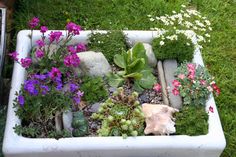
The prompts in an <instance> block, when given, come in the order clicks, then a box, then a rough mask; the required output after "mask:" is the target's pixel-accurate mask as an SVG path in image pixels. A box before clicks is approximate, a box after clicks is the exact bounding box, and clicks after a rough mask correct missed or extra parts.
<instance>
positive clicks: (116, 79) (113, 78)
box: [107, 73, 124, 87]
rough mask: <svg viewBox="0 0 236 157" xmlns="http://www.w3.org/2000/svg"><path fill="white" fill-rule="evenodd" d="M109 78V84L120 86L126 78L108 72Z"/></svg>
mask: <svg viewBox="0 0 236 157" xmlns="http://www.w3.org/2000/svg"><path fill="white" fill-rule="evenodd" d="M107 80H108V84H109V85H110V86H112V87H119V86H121V85H122V84H123V83H124V78H122V77H120V76H119V75H117V74H113V73H108V74H107Z"/></svg>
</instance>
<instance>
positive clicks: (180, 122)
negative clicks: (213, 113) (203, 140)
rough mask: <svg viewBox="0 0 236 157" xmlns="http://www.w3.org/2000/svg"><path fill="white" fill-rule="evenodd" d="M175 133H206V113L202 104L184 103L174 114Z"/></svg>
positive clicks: (195, 134)
mask: <svg viewBox="0 0 236 157" xmlns="http://www.w3.org/2000/svg"><path fill="white" fill-rule="evenodd" d="M175 118H176V121H175V127H176V134H177V135H189V136H197V135H205V134H207V133H208V122H207V120H208V114H207V113H206V111H205V107H204V106H199V105H198V106H194V105H184V106H183V107H182V108H181V110H180V111H179V112H177V113H176V115H175Z"/></svg>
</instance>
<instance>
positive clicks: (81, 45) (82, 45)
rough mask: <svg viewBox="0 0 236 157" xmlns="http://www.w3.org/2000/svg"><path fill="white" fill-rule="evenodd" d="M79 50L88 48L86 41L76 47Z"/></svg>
mask: <svg viewBox="0 0 236 157" xmlns="http://www.w3.org/2000/svg"><path fill="white" fill-rule="evenodd" d="M76 50H77V52H83V51H86V50H87V47H86V45H85V44H84V43H79V44H78V45H77V48H76Z"/></svg>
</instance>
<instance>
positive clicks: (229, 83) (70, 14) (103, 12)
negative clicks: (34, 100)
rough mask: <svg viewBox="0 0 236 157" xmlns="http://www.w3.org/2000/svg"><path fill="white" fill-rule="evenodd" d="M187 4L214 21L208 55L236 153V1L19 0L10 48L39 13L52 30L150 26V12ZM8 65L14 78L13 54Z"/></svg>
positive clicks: (230, 148) (230, 154)
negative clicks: (74, 25) (72, 25)
mask: <svg viewBox="0 0 236 157" xmlns="http://www.w3.org/2000/svg"><path fill="white" fill-rule="evenodd" d="M181 4H185V5H187V6H189V7H194V8H197V10H199V11H200V12H201V13H202V14H203V15H204V16H207V17H208V19H209V20H210V21H211V22H212V27H213V32H212V34H211V36H212V38H211V41H212V42H211V43H210V44H208V45H207V46H206V47H205V48H204V50H203V52H202V54H203V58H204V62H205V65H206V66H207V67H208V69H209V71H210V73H211V74H212V75H214V76H215V79H216V82H217V84H218V85H219V87H220V88H221V95H220V96H219V97H217V98H215V99H216V104H217V107H218V111H219V113H220V118H221V122H222V125H223V129H224V133H225V136H226V139H227V146H226V149H225V150H224V152H223V154H222V155H221V157H236V114H235V113H236V96H235V94H236V79H235V78H236V72H235V70H236V0H67V1H64V0H17V2H16V3H15V11H14V18H13V28H10V31H11V34H12V40H11V41H10V42H11V43H10V47H8V49H9V50H14V49H15V44H16V43H15V38H16V34H17V32H18V31H20V30H22V29H27V21H28V20H29V19H31V18H32V17H33V16H37V17H39V18H40V19H41V20H42V21H43V23H44V24H45V25H47V26H48V27H49V29H64V26H65V24H66V22H68V21H73V22H75V23H77V24H80V25H81V26H82V27H83V28H84V29H92V30H94V29H105V30H111V29H115V30H122V29H129V30H148V29H150V27H152V23H151V22H150V21H149V20H148V18H147V15H148V14H152V15H156V16H159V15H164V14H166V13H167V14H168V13H171V11H172V10H176V11H178V10H180V6H181ZM8 29H9V28H8ZM5 63H6V65H5V69H4V77H5V78H11V71H12V62H11V61H9V59H8V58H7V59H6V62H5ZM5 112H6V104H4V105H2V106H0V135H1V136H0V143H2V142H1V141H2V137H3V136H2V135H3V128H4V121H5V115H6V114H5ZM212 140H214V139H212ZM0 156H1V153H0Z"/></svg>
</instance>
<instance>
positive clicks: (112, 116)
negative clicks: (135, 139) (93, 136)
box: [92, 87, 144, 138]
mask: <svg viewBox="0 0 236 157" xmlns="http://www.w3.org/2000/svg"><path fill="white" fill-rule="evenodd" d="M92 118H93V119H96V120H101V122H102V126H101V128H100V129H99V130H98V131H97V133H98V135H99V136H123V137H124V138H126V137H127V136H138V135H143V131H144V114H143V112H142V109H141V105H140V103H139V101H138V93H137V92H133V93H132V94H131V95H127V94H126V93H124V89H123V88H122V87H120V88H118V90H117V91H116V92H114V93H113V96H112V97H111V98H109V99H107V100H106V101H105V102H104V103H103V104H102V105H101V106H100V108H99V110H98V112H97V113H94V114H92Z"/></svg>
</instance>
